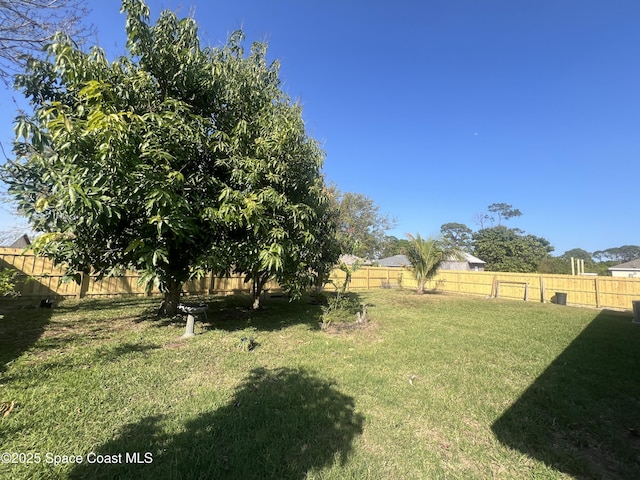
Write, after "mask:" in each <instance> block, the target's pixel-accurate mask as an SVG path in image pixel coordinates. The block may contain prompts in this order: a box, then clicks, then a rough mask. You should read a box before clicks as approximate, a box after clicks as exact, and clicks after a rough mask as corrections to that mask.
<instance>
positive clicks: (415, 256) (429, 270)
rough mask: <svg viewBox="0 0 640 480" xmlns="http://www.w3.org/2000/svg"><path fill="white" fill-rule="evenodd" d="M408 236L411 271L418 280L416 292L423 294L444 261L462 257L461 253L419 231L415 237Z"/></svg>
mask: <svg viewBox="0 0 640 480" xmlns="http://www.w3.org/2000/svg"><path fill="white" fill-rule="evenodd" d="M407 238H408V239H409V246H408V247H407V252H406V255H407V258H408V259H409V261H410V262H411V265H412V268H411V272H412V273H413V276H414V278H415V279H416V280H417V282H418V287H417V288H416V293H420V294H422V293H424V286H425V284H426V283H427V282H428V281H429V280H431V279H432V278H433V277H435V275H436V273H438V269H439V268H440V265H442V262H444V261H445V260H447V259H449V258H451V257H460V253H459V252H458V251H457V250H453V249H449V248H446V247H445V246H444V244H443V243H442V242H440V241H439V240H437V239H435V238H426V239H425V238H422V237H421V236H420V234H419V233H418V234H416V236H415V237H414V236H413V235H411V234H410V233H408V234H407Z"/></svg>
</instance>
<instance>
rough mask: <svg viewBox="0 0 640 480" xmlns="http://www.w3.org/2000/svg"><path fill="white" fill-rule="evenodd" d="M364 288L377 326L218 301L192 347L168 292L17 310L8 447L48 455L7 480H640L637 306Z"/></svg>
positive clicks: (5, 348) (286, 307)
mask: <svg viewBox="0 0 640 480" xmlns="http://www.w3.org/2000/svg"><path fill="white" fill-rule="evenodd" d="M359 295H360V298H361V300H362V301H363V302H366V303H367V304H368V305H370V306H369V308H368V317H369V319H370V320H371V321H370V322H369V323H368V324H366V325H365V326H364V327H361V328H354V329H334V330H326V331H323V330H321V329H320V327H319V322H320V318H321V314H322V310H321V307H320V306H317V305H312V304H310V303H309V302H308V301H305V300H303V301H300V302H296V303H289V302H287V301H286V300H282V299H271V300H267V301H266V302H265V304H264V305H265V309H264V311H261V312H258V313H254V312H251V311H249V310H248V308H247V307H248V306H249V305H250V301H249V299H247V298H243V297H228V298H208V299H206V300H207V301H208V302H209V304H210V310H209V313H208V322H202V321H199V322H197V324H196V332H197V333H198V335H197V336H196V337H194V338H191V339H181V338H180V336H181V335H182V333H183V332H184V322H182V321H178V320H175V321H174V320H166V319H161V320H158V319H156V318H155V308H157V301H158V300H157V299H153V298H151V299H149V298H143V299H125V300H123V299H120V300H103V301H95V300H94V301H79V302H76V301H67V302H63V303H61V304H60V305H59V306H57V308H54V309H52V310H48V309H31V308H18V307H17V306H15V305H14V304H8V303H6V302H5V304H4V307H3V308H2V309H1V313H4V315H5V316H4V319H2V320H0V401H5V402H6V401H15V402H16V404H17V408H16V409H15V410H14V411H13V412H12V413H11V414H10V415H9V416H8V417H6V418H4V419H0V445H1V446H0V451H6V452H16V453H24V454H27V458H26V459H27V460H28V459H31V460H34V461H35V460H36V459H35V454H39V455H40V463H31V464H0V478H3V479H4V478H7V479H13V478H15V479H23V478H24V479H27V478H29V479H31V478H51V479H58V478H140V479H145V478H148V479H154V480H161V479H180V478H184V479H187V478H188V479H192V478H215V479H224V478H228V479H245V478H246V479H252V478H255V479H285V478H293V479H302V478H310V479H345V478H346V479H349V478H351V479H363V478H371V479H427V478H428V479H432V478H455V479H457V478H460V479H471V478H479V479H484V478H500V479H502V478H514V479H525V478H526V479H530V478H536V479H538V478H548V479H560V478H574V477H577V478H607V479H608V478H614V479H616V478H619V479H626V478H629V479H631V478H640V461H639V458H640V438H638V436H637V433H638V431H640V374H639V373H638V371H639V368H640V327H638V326H636V325H632V324H631V316H630V315H629V314H626V313H618V312H601V311H596V310H588V309H578V308H571V307H562V306H558V305H541V304H533V303H521V302H511V301H499V300H484V299H473V298H468V297H460V296H453V295H424V296H416V295H414V294H412V293H410V292H405V291H391V290H380V291H372V292H367V293H361V294H359ZM243 337H252V338H254V339H255V342H256V343H257V346H256V348H254V349H253V350H252V351H250V352H247V351H245V350H244V349H242V348H241V339H242V338H243ZM90 452H93V453H95V454H97V455H102V456H103V457H102V458H103V459H105V460H115V461H120V460H121V461H122V462H123V463H116V464H89V463H87V460H88V457H87V456H88V454H89V453H90ZM136 452H138V453H140V457H139V458H140V460H141V461H144V460H145V458H148V459H149V460H152V462H151V463H148V464H144V463H142V464H135V463H125V461H126V460H127V458H126V454H129V456H131V455H132V454H133V453H136ZM146 452H149V454H150V456H149V457H145V456H144V455H145V453H146ZM47 453H49V454H53V455H61V456H62V455H67V456H72V455H80V456H81V457H82V459H83V460H84V462H83V463H82V464H79V465H78V464H61V465H55V466H54V465H52V464H49V463H47V460H48V459H49V458H50V457H46V455H47ZM119 454H121V456H120V457H119V456H118V455H119ZM130 460H131V458H130Z"/></svg>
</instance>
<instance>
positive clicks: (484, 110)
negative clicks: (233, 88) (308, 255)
mask: <svg viewBox="0 0 640 480" xmlns="http://www.w3.org/2000/svg"><path fill="white" fill-rule="evenodd" d="M89 3H90V5H91V8H92V9H93V13H92V15H91V17H90V18H88V19H87V21H89V22H91V23H93V24H94V25H95V26H96V28H97V30H98V42H99V44H100V45H101V46H102V47H103V48H104V49H105V50H106V51H107V53H108V55H109V56H110V57H115V56H117V55H119V54H122V53H124V52H125V34H124V16H123V15H121V14H119V13H118V10H119V5H120V2H118V1H113V0H111V1H109V2H98V1H93V2H89ZM149 5H150V7H151V9H152V16H154V17H156V16H157V14H158V13H159V12H160V11H161V10H162V9H164V8H170V9H172V10H179V13H180V14H181V16H186V15H189V13H190V10H191V8H192V7H193V8H194V9H195V10H194V13H195V18H196V20H197V21H198V23H199V26H200V34H201V38H202V40H203V45H207V44H210V45H216V44H219V43H221V42H222V41H224V39H225V38H226V36H227V34H228V33H230V32H231V31H233V30H235V29H237V28H239V27H243V29H244V30H245V32H246V34H247V44H249V43H250V42H251V41H254V40H266V41H268V43H269V55H270V57H271V58H272V59H279V60H280V61H281V63H282V67H281V78H282V79H283V81H284V89H285V90H286V91H287V92H288V93H289V94H290V95H291V97H293V98H295V99H300V101H301V102H302V104H303V106H304V116H305V119H306V121H307V128H308V131H309V133H310V134H311V135H312V136H314V137H315V138H317V139H318V140H319V141H320V142H321V143H322V145H323V148H324V149H325V151H326V154H327V157H326V161H325V167H324V170H325V173H326V175H327V177H328V179H329V180H330V181H333V182H335V183H337V185H338V186H339V187H340V188H341V189H342V190H345V191H356V192H362V193H365V194H367V195H369V196H370V197H372V198H373V199H374V200H375V201H376V202H377V203H378V204H379V205H380V207H381V209H382V210H383V211H384V212H387V213H389V214H390V215H392V216H395V217H396V218H397V220H398V226H397V228H396V229H394V230H393V231H392V232H390V233H392V234H394V235H396V236H398V237H404V234H405V233H407V232H412V233H416V232H420V233H421V234H422V235H429V234H437V233H438V231H439V228H440V225H441V224H443V223H447V222H460V223H466V224H467V225H468V226H470V227H471V228H474V229H475V228H477V226H476V225H475V224H474V222H473V216H474V215H475V214H477V213H479V212H482V211H485V210H486V207H487V206H488V205H489V204H491V203H494V202H506V203H510V204H512V205H513V206H514V207H516V208H519V209H520V210H521V211H522V212H523V216H522V217H521V218H518V219H514V220H512V221H511V222H510V224H511V225H512V226H514V227H519V228H522V229H524V230H525V231H527V232H528V233H533V234H535V235H539V236H543V237H545V238H547V239H549V240H550V241H551V243H552V244H553V245H554V246H555V247H556V252H555V253H556V254H561V253H562V252H564V251H565V250H568V249H570V248H574V247H580V248H584V249H586V250H589V251H594V250H601V249H605V248H609V247H614V246H619V245H623V244H640V225H638V223H637V222H635V221H634V217H635V212H636V209H637V204H638V188H637V186H636V185H635V184H634V182H635V179H636V178H638V177H639V176H640V162H639V161H638V159H639V154H640V135H639V134H638V133H639V130H640V88H639V87H640V29H639V28H638V25H639V24H640V3H638V2H637V1H635V0H617V1H615V2H602V1H592V0H563V1H557V0H544V1H539V0H535V1H534V0H524V1H519V2H513V1H511V0H493V1H492V0H486V1H471V0H468V1H461V0H453V1H451V0H447V1H445V0H441V1H427V2H419V1H403V0H399V1H395V2H388V1H387V2H382V1H369V2H357V1H347V2H345V1H337V0H328V1H323V2H320V1H302V0H274V1H266V0H252V1H244V2H237V1H231V0H218V1H215V2H204V1H202V0H199V1H198V0H182V1H180V2H178V1H174V0H163V1H149ZM18 95H19V94H17V93H16V94H14V96H15V97H16V98H17V97H18ZM0 99H1V103H0V104H1V105H2V109H1V111H0V140H2V143H3V145H4V146H5V150H7V145H8V144H9V142H10V139H11V120H12V118H13V116H14V110H15V109H14V107H13V105H12V102H11V95H10V94H9V93H8V92H6V91H2V92H1V96H0ZM12 222H14V220H13V219H11V218H9V217H7V216H6V215H5V216H3V217H1V218H0V229H2V228H6V226H7V225H10V224H11V223H12Z"/></svg>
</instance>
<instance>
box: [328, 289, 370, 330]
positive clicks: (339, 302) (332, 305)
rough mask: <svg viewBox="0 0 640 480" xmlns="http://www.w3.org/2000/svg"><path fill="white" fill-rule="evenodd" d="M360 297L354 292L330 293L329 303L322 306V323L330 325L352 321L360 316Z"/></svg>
mask: <svg viewBox="0 0 640 480" xmlns="http://www.w3.org/2000/svg"><path fill="white" fill-rule="evenodd" d="M360 311H361V304H360V299H359V297H358V295H357V294H355V293H352V292H347V293H340V292H336V293H335V294H330V295H329V296H328V297H327V304H326V305H324V306H323V307H322V325H323V326H328V325H331V324H332V323H352V322H356V321H357V320H358V319H359V318H360V317H359V315H358V314H359V313H360Z"/></svg>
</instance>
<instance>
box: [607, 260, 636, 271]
mask: <svg viewBox="0 0 640 480" xmlns="http://www.w3.org/2000/svg"><path fill="white" fill-rule="evenodd" d="M609 270H640V258H636V259H635V260H631V261H630V262H625V263H621V264H620V265H614V266H613V267H609Z"/></svg>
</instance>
